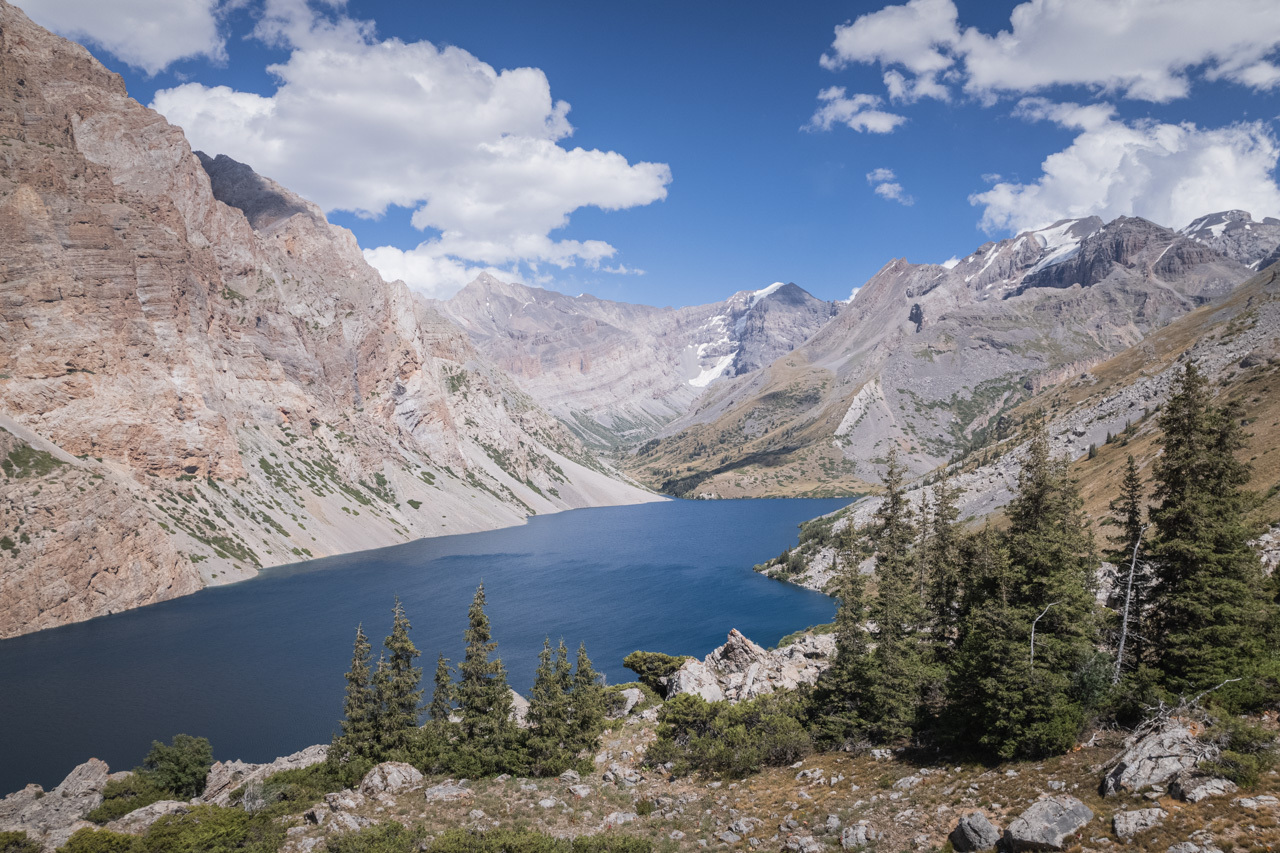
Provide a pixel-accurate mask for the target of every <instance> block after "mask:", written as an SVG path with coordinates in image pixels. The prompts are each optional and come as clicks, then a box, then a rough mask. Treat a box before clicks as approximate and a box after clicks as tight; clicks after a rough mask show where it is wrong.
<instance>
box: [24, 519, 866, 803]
mask: <svg viewBox="0 0 1280 853" xmlns="http://www.w3.org/2000/svg"><path fill="white" fill-rule="evenodd" d="M848 503H849V500H848V499H787V500H725V501H683V500H672V501H664V502H661V503H651V504H641V505H637V506H623V507H606V508H593V509H580V510H573V511H570V512H562V513H558V514H555V515H547V516H538V517H534V518H531V519H529V522H528V523H527V524H525V525H520V526H516V527H508V528H503V529H501V530H493V531H488V532H484V533H472V534H467V535H460V536H446V537H439V538H432V539H420V540H418V541H415V542H410V543H407V544H404V545H398V546H395V547H391V548H382V549H378V550H374V551H362V552H358V553H354V554H345V555H342V556H338V557H329V558H325V559H320V560H312V561H308V562H305V563H296V564H293V565H289V566H282V567H278V568H272V569H267V570H265V571H263V572H262V573H261V574H260V575H259V576H257V577H256V578H253V579H252V580H248V581H244V582H242V583H238V584H233V585H229V586H223V587H214V588H210V589H206V590H203V591H201V592H199V593H196V594H195V595H190V596H187V597H185V598H179V599H175V600H173V601H167V602H164V603H161V604H155V605H151V606H149V607H143V608H140V609H137V610H131V611H128V612H125V613H119V614H115V615H111V616H105V617H101V618H98V619H94V620H91V621H89V622H82V623H79V624H75V625H67V626H64V627H61V628H54V629H50V630H47V631H41V632H38V633H36V634H31V635H27V636H23V637H16V638H14V639H10V640H4V641H0V796H3V795H4V794H6V793H8V792H10V791H15V790H18V789H20V788H22V786H24V785H26V784H27V783H29V782H37V783H39V784H41V785H43V786H44V787H45V789H46V790H49V789H51V788H52V787H53V786H54V785H56V784H57V783H58V782H59V781H61V780H62V778H63V777H64V776H65V775H66V774H67V772H68V771H70V770H71V769H72V768H73V767H74V766H75V765H77V764H79V763H81V762H83V761H86V760H88V759H89V758H90V757H91V756H96V757H98V758H101V759H103V760H104V761H106V762H107V763H108V764H109V765H110V766H111V769H112V770H113V771H116V770H129V769H132V768H133V767H134V766H136V765H138V764H140V763H141V761H142V758H143V756H144V755H145V754H146V752H147V750H148V748H149V746H150V744H151V742H152V741H153V740H164V741H166V742H167V741H168V740H169V739H170V738H171V737H172V736H173V735H174V734H176V733H179V732H185V733H187V734H192V735H199V736H203V737H207V738H209V740H210V741H211V742H212V743H213V751H214V757H215V758H216V759H218V760H228V759H233V758H239V759H243V760H245V761H251V762H262V761H269V760H271V759H273V758H275V757H277V756H281V755H287V754H289V753H291V752H295V751H297V750H299V749H302V748H304V747H306V746H310V745H311V744H316V743H328V742H329V740H330V737H331V735H332V734H333V732H334V731H335V730H336V729H337V727H338V722H339V719H340V718H341V716H342V695H343V688H344V685H345V680H344V673H345V672H346V671H347V669H348V668H349V667H350V663H351V647H352V641H353V639H354V636H355V629H356V625H357V624H363V625H364V630H365V633H367V634H368V635H369V638H370V641H371V642H372V644H373V647H374V656H375V658H376V657H377V654H378V651H379V650H380V649H381V641H382V638H383V637H385V636H386V635H387V633H389V631H390V629H391V609H392V605H393V600H394V598H395V596H397V595H398V596H399V597H400V599H401V601H402V602H403V603H404V607H405V610H406V612H407V613H408V616H409V618H410V620H411V621H412V623H413V631H412V634H411V636H412V638H413V641H414V643H415V644H416V645H417V647H418V649H419V650H421V652H422V657H421V659H420V663H421V664H422V666H423V668H424V671H425V672H424V678H423V681H424V685H425V686H426V687H427V697H426V698H427V699H428V700H429V699H430V680H431V676H432V673H433V672H434V670H435V663H436V656H437V654H440V653H443V654H444V655H445V656H446V657H447V658H449V659H450V660H451V661H452V662H453V663H454V664H455V665H456V664H457V662H458V661H459V660H460V658H461V657H462V649H463V643H462V632H463V629H464V628H465V626H466V621H467V608H468V606H469V604H470V602H471V598H472V595H473V594H474V593H475V590H476V585H477V584H479V583H480V582H481V581H483V582H484V585H485V593H486V597H487V599H488V606H487V608H486V610H487V612H488V615H489V619H490V622H491V625H492V630H493V639H494V640H496V641H497V643H498V655H499V656H500V657H501V658H502V661H503V663H504V664H505V665H506V668H507V672H508V677H509V679H510V682H511V685H512V686H513V687H514V688H516V689H517V690H519V691H521V692H522V693H524V694H526V695H527V693H528V689H529V686H530V685H531V684H532V682H533V673H534V668H535V667H536V666H537V656H538V652H539V651H540V650H541V648H542V642H543V639H544V638H545V637H550V638H551V641H552V643H553V644H554V643H556V642H558V641H559V640H560V639H561V638H563V639H564V641H565V643H566V644H568V645H569V647H570V649H571V652H576V650H577V647H578V643H579V642H585V643H586V644H587V652H588V654H589V655H590V657H591V659H592V661H593V663H594V664H595V666H596V668H597V669H598V670H600V671H601V672H602V673H604V675H605V676H606V678H607V680H608V683H610V684H615V683H619V682H624V681H632V680H634V675H633V674H632V673H631V672H630V671H629V670H627V669H626V668H624V667H623V666H622V659H623V657H625V656H626V655H627V654H628V653H630V652H632V651H634V650H636V649H644V650H647V651H660V652H667V653H670V654H691V655H696V656H699V657H701V656H703V655H705V654H707V653H708V652H710V651H711V650H712V649H714V648H715V647H716V646H719V645H721V644H723V643H724V640H725V636H726V635H727V634H728V632H729V630H730V629H731V628H737V629H738V630H740V631H742V632H743V633H744V634H746V635H747V636H748V637H750V638H751V639H752V640H754V641H755V642H757V643H759V644H761V645H763V646H765V647H768V646H771V645H774V644H776V643H777V641H778V640H779V639H780V638H782V637H783V636H785V635H786V634H788V633H791V632H792V631H796V630H799V629H803V628H805V627H807V626H809V625H814V624H819V623H824V622H829V621H831V619H832V617H833V616H834V613H835V607H836V605H835V602H834V600H832V599H830V598H828V597H826V596H824V595H819V594H818V593H815V592H811V591H809V590H805V589H802V588H800V587H796V586H792V585H790V584H784V583H780V582H778V581H773V580H770V579H768V578H765V577H763V576H761V575H758V574H756V573H754V572H753V571H752V566H753V565H755V564H757V563H762V562H764V561H765V560H767V559H769V558H771V557H774V556H776V555H777V554H779V553H780V552H781V551H783V550H784V549H785V548H787V547H790V546H792V545H794V544H795V543H796V541H797V536H798V530H797V526H798V525H799V523H800V522H801V521H804V520H806V519H810V518H814V517H815V516H819V515H822V514H824V513H829V512H833V511H835V510H836V509H839V508H840V507H842V506H845V505H846V504H848Z"/></svg>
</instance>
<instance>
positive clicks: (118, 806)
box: [85, 771, 170, 824]
mask: <svg viewBox="0 0 1280 853" xmlns="http://www.w3.org/2000/svg"><path fill="white" fill-rule="evenodd" d="M169 797H170V794H169V792H168V791H166V790H165V789H163V788H161V787H160V786H159V785H157V784H156V783H155V781H154V780H153V779H152V778H151V777H150V776H149V775H148V774H147V773H145V772H142V773H139V772H137V771H134V772H133V773H130V774H129V775H128V776H125V777H124V778H123V779H109V780H107V785H106V787H105V788H103V789H102V804H101V805H99V806H98V807H97V808H96V809H94V810H93V811H91V812H89V813H88V814H87V815H85V820H89V821H93V822H94V823H97V824H103V823H109V822H111V821H113V820H115V819H116V818H119V817H124V816H125V815H127V814H128V813H129V812H131V811H134V810H135V809H140V808H142V807H143V806H149V805H151V804H152V803H156V802H159V801H160V800H167V799H169Z"/></svg>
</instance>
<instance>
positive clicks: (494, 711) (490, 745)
mask: <svg viewBox="0 0 1280 853" xmlns="http://www.w3.org/2000/svg"><path fill="white" fill-rule="evenodd" d="M484 605H485V597H484V584H483V583H482V584H480V586H479V587H478V588H477V589H476V594H475V597H474V598H473V599H472V601H471V607H470V609H469V610H468V611H467V621H468V624H467V629H466V631H465V632H463V639H464V640H465V642H466V652H465V654H464V655H463V658H462V663H461V664H459V665H458V688H457V698H458V711H459V714H460V716H461V717H462V737H463V739H464V740H465V741H467V742H469V743H470V744H472V745H474V746H476V747H477V748H479V749H483V750H487V751H489V752H490V753H492V754H494V755H496V754H497V753H498V752H500V751H502V750H505V749H507V748H509V746H510V744H511V742H512V741H513V740H514V735H515V731H514V725H513V723H512V722H511V719H510V717H511V691H510V688H508V687H507V672H506V669H505V668H504V667H503V666H502V660H501V658H497V657H495V658H494V659H493V660H490V659H489V656H490V655H492V654H493V653H494V652H496V651H497V649H498V644H497V643H495V642H492V640H491V639H490V633H489V617H488V616H486V615H485V612H484Z"/></svg>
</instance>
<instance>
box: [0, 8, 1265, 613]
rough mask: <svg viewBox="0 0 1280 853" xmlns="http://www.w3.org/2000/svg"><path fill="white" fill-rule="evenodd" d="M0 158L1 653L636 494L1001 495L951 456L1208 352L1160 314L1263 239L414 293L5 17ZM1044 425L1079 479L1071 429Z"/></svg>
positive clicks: (1081, 236)
mask: <svg viewBox="0 0 1280 853" xmlns="http://www.w3.org/2000/svg"><path fill="white" fill-rule="evenodd" d="M0 158H3V164H4V166H3V169H0V270H2V272H0V299H2V300H3V302H2V303H0V304H3V311H0V428H2V429H3V432H0V470H2V472H3V475H2V479H0V513H2V514H3V517H4V527H5V535H4V536H3V537H0V638H3V637H7V636H13V635H16V634H20V633H25V632H29V631H35V630H40V629H42V628H46V627H51V626H54V625H58V624H64V623H66V622H71V621H78V620H82V619H88V618H92V617H94V616H98V615H102V614H106V613H112V612H117V611H120V610H124V609H128V608H131V607H136V606H140V605H144V604H148V603H152V602H155V601H160V600H164V599H167V598H172V597H174V596H178V595H184V594H187V593H190V592H194V591H196V590H198V589H200V588H202V587H204V586H207V585H210V584H218V583H225V582H229V581H233V580H238V579H242V578H246V577H249V576H251V575H253V574H254V573H255V572H256V571H258V570H259V569H260V568H262V567H265V566H271V565H278V564H281V563H287V562H292V561H296V560H300V559H308V558H311V557H320V556H324V555H329V554H336V553H343V552H347V551H353V550H359V549H364V548H372V547H378V546H383V545H389V544H393V543H396V542H403V541H406V540H409V539H413V538H417V537H422V536H433V535H440V534H446V533H460V532H468V531H475V530H481V529H486V528H491V527H496V526H501V525H508V524H516V523H519V522H521V521H522V520H523V519H524V518H526V517H527V516H529V515H531V514H534V513H545V512H554V511H558V510H562V509H569V508H574V507H583V506H593V505H605V504H617V503H631V502H639V501H647V500H656V499H659V495H658V493H659V492H662V493H668V494H673V495H677V496H688V497H708V498H710V497H764V496H793V495H854V494H857V493H861V492H864V491H866V490H868V489H869V488H872V487H873V485H874V484H875V483H876V481H877V480H878V478H879V475H880V473H881V471H882V469H883V465H884V461H885V458H886V456H887V454H888V452H889V450H890V449H891V448H896V449H897V450H898V451H899V452H900V454H901V456H902V458H903V460H904V462H905V463H906V464H907V466H908V468H909V470H910V471H911V473H912V474H914V475H917V476H924V475H928V474H929V473H931V472H933V471H936V470H937V469H938V468H939V466H942V465H946V464H949V463H950V464H952V465H953V466H959V467H964V466H965V465H968V468H967V469H966V470H968V471H969V473H970V474H971V475H972V476H973V477H974V478H975V479H974V482H975V483H980V482H987V483H994V482H995V480H994V479H992V478H994V477H996V473H992V472H997V473H999V476H1001V477H1003V476H1006V475H1007V474H1008V471H1009V470H1011V469H1008V468H1007V465H1006V468H1000V467H999V464H1001V463H998V462H996V463H991V464H992V465H995V466H996V467H983V466H982V465H977V464H975V463H974V459H973V455H974V454H975V453H976V452H977V451H983V452H984V460H983V461H984V463H987V462H990V460H988V459H986V458H985V456H987V455H989V454H990V451H991V449H992V448H994V447H1001V446H1004V445H1003V444H1002V443H1008V442H1010V441H1011V440H1012V425H1013V424H1014V423H1015V421H1016V417H1015V415H1017V414H1018V413H1020V412H1024V411H1025V410H1026V407H1027V406H1030V405H1033V404H1038V403H1039V402H1043V401H1047V400H1050V399H1052V395H1053V394H1055V393H1056V394H1062V393H1066V392H1065V391H1064V390H1063V389H1071V388H1076V387H1077V386H1079V385H1080V383H1081V382H1082V381H1085V380H1087V382H1086V384H1088V382H1093V381H1094V380H1093V379H1090V377H1094V378H1096V377H1097V375H1098V371H1104V370H1109V369H1111V368H1109V367H1107V365H1113V364H1115V363H1117V362H1116V359H1117V358H1119V359H1121V360H1123V359H1125V358H1128V359H1129V362H1127V363H1136V362H1135V358H1137V357H1136V356H1134V355H1133V353H1143V352H1145V351H1146V350H1145V349H1144V348H1147V347H1152V346H1156V345H1155V344H1153V343H1152V342H1153V341H1156V340H1159V338H1158V335H1160V334H1165V335H1167V334H1169V332H1168V331H1167V330H1172V329H1184V330H1185V329H1191V328H1194V329H1198V330H1199V331H1196V332H1194V333H1193V332H1185V331H1184V332H1183V333H1182V334H1183V335H1184V337H1188V338H1189V340H1190V342H1189V343H1187V346H1186V347H1183V350H1184V351H1185V350H1186V349H1187V347H1190V346H1191V344H1192V343H1194V342H1195V341H1197V340H1200V337H1205V336H1209V335H1212V334H1220V331H1219V332H1211V331H1209V330H1208V328H1209V327H1208V326H1204V325H1203V324H1202V325H1201V326H1189V325H1187V324H1188V323H1191V322H1192V320H1190V319H1188V318H1195V317H1202V316H1203V314H1202V313H1200V312H1205V311H1213V310H1218V308H1217V307H1215V306H1222V305H1227V304H1235V303H1231V301H1230V300H1232V299H1237V298H1239V294H1241V293H1244V292H1245V290H1243V289H1241V288H1240V285H1241V283H1242V282H1245V281H1246V280H1250V281H1255V282H1256V281H1257V280H1258V279H1257V276H1258V275H1266V274H1267V273H1265V272H1260V271H1265V270H1266V268H1267V267H1269V266H1270V265H1271V264H1273V263H1275V262H1276V261H1277V260H1280V220H1276V219H1270V218H1267V219H1262V220H1260V221H1256V220H1254V219H1253V217H1252V216H1251V215H1250V214H1249V213H1246V212H1244V211H1237V210H1232V211H1223V212H1218V213H1210V214H1207V215H1205V216H1202V217H1200V218H1198V219H1196V220H1195V221H1194V222H1192V223H1190V224H1189V225H1187V226H1186V227H1185V228H1183V229H1182V230H1180V231H1175V230H1172V229H1170V228H1168V227H1165V226H1162V225H1158V224H1155V223H1152V222H1149V221H1146V220H1144V219H1139V218H1133V217H1121V218H1119V219H1116V220H1114V221H1111V222H1103V221H1102V220H1100V219H1098V218H1096V217H1088V218H1082V219H1068V220H1062V221H1060V222H1057V223H1054V224H1053V225H1051V226H1048V227H1045V228H1042V229H1038V230H1035V231H1029V232H1026V233H1023V234H1019V235H1017V236H1014V237H1012V238H1009V239H1005V240H1000V241H998V242H988V243H986V244H984V245H982V246H980V247H979V248H977V249H976V250H975V251H974V252H973V253H972V254H970V255H968V256H966V257H964V258H961V259H953V260H951V261H948V262H946V263H944V264H915V263H909V262H908V261H906V260H905V259H897V260H893V261H891V262H889V263H888V264H886V265H885V266H884V267H883V268H882V269H881V270H880V271H879V272H878V273H877V274H876V275H875V276H874V277H873V278H872V279H871V280H870V281H868V282H867V283H866V284H865V285H863V286H862V287H861V288H859V289H858V290H857V291H856V295H855V296H854V297H853V298H851V299H850V300H849V301H847V302H826V301H823V300H821V299H818V298H816V297H814V296H812V295H811V294H809V293H808V292H806V291H805V290H804V289H803V288H801V287H799V286H798V285H796V284H794V283H783V282H776V283H773V284H770V285H768V286H766V287H761V288H758V289H750V288H749V289H744V290H740V291H738V292H737V293H734V294H733V295H731V296H729V297H728V298H726V299H725V300H722V301H720V302H716V303H712V304H709V305H700V306H692V307H683V308H670V307H665V308H659V307H650V306H644V305H632V304H626V303H621V302H613V301H609V300H604V299H598V298H596V297H593V296H589V295H581V296H576V297H575V296H569V295H566V294H562V293H557V292H554V291H549V290H544V289H541V288H536V287H530V286H527V285H524V284H520V283H514V282H503V281H499V280H498V279H497V278H494V277H493V276H490V275H482V276H480V277H479V278H477V279H476V280H475V281H473V282H472V283H471V284H469V285H468V286H467V287H465V288H463V289H462V290H461V291H460V292H459V293H457V294H456V295H455V296H453V297H452V298H450V299H448V300H430V299H426V298H424V297H423V296H421V295H419V294H415V293H413V292H411V291H410V290H409V289H408V288H407V287H406V286H405V285H404V284H403V283H400V282H393V283H387V282H384V281H383V280H382V279H381V277H380V276H379V275H378V273H377V272H376V271H375V270H374V269H372V268H371V267H370V266H369V265H368V264H367V263H366V262H365V260H364V257H363V256H362V254H361V252H360V248H359V246H358V245H357V244H356V241H355V239H354V237H353V236H352V235H351V233H350V232H348V231H346V230H344V229H342V228H338V227H335V226H333V225H331V224H330V223H328V222H327V221H326V219H325V217H324V215H323V213H322V211H321V210H320V209H319V208H317V207H316V206H315V205H314V204H312V203H311V202H309V201H307V200H306V199H303V198H301V197H300V196H298V195H297V194H295V193H293V192H291V191H290V190H288V189H286V188H284V187H282V186H280V185H279V184H277V183H275V182H274V181H272V180H271V179H270V178H268V177H264V176H261V175H259V174H257V173H256V172H255V171H254V170H253V169H252V167H251V165H250V164H243V163H239V162H236V161H235V160H232V159H230V158H229V157H226V156H224V155H220V154H218V153H217V152H213V153H212V154H206V153H203V152H198V151H192V149H191V147H190V146H189V144H188V142H187V140H186V138H185V137H184V135H183V133H182V131H181V130H180V129H179V128H177V127H174V126H172V125H170V124H169V123H168V122H167V121H165V120H164V118H163V117H161V116H160V115H158V114H157V113H155V112H154V111H151V110H149V109H147V108H145V107H143V106H142V105H140V104H138V103H137V102H136V101H134V100H133V99H131V98H130V97H129V96H128V94H127V92H126V91H125V88H124V85H123V82H122V80H121V78H120V77H119V76H118V75H115V74H112V73H111V72H109V71H108V70H106V69H105V68H104V67H103V66H102V65H101V64H99V63H98V62H97V61H96V60H95V59H94V58H93V57H92V56H91V55H90V54H89V53H88V51H86V50H85V49H84V48H82V47H80V46H79V45H76V44H74V43H72V42H69V41H66V40H63V39H61V38H58V37H56V36H54V35H52V34H50V33H48V32H46V31H44V30H42V29H41V28H39V27H38V26H36V25H35V24H33V23H32V22H31V21H29V20H28V19H27V18H26V16H25V15H24V14H23V13H22V12H21V11H20V10H18V9H17V8H15V7H14V6H12V5H9V4H8V3H6V2H4V0H0ZM1251 276H1254V277H1255V278H1253V279H1251ZM1250 286H1251V287H1253V288H1254V289H1255V290H1257V289H1258V288H1261V290H1258V294H1257V295H1256V298H1257V299H1263V298H1264V297H1265V299H1270V296H1269V295H1268V294H1270V292H1271V291H1270V290H1269V289H1267V288H1268V287H1270V285H1266V286H1264V285H1258V284H1252V285H1250ZM1224 310H1225V309H1224ZM1233 310H1234V309H1233ZM1248 310H1253V309H1252V308H1250V307H1249V306H1248V305H1246V306H1245V308H1241V309H1240V310H1239V311H1236V313H1234V314H1232V315H1231V316H1232V317H1236V315H1237V314H1240V315H1241V316H1243V314H1242V312H1247V311H1248ZM1259 316H1262V315H1259ZM1180 318H1182V319H1180ZM1196 322H1198V321H1196ZM1223 322H1226V321H1223ZM1180 323H1181V324H1182V325H1179V324H1180ZM1271 323H1272V320H1271V319H1270V314H1266V315H1265V317H1264V321H1262V325H1261V326H1260V327H1258V328H1259V329H1260V331H1256V332H1254V333H1253V335H1254V337H1256V338H1258V340H1260V341H1263V343H1262V344H1258V345H1257V346H1256V347H1254V348H1255V349H1257V348H1259V347H1260V348H1261V350H1262V351H1266V348H1267V346H1270V344H1266V343H1265V342H1266V341H1268V340H1272V339H1273V338H1274V331H1275V330H1274V328H1273V326H1272V325H1271ZM1215 328H1216V327H1215ZM1162 330H1165V331H1162ZM1267 335H1271V336H1272V337H1271V338H1268V337H1267ZM1249 340H1253V338H1250V339H1249ZM1264 344H1265V345H1264ZM1153 351H1154V350H1153ZM1126 354H1127V355H1126ZM1225 363H1227V362H1224V364H1225ZM1126 387H1127V386H1126ZM1117 393H1119V392H1117ZM1121 414H1123V413H1121ZM1116 417H1119V414H1117V415H1116V416H1115V417H1113V418H1112V420H1108V421H1106V423H1108V424H1111V423H1112V421H1114V420H1115V418H1116ZM1062 423H1063V424H1064V426H1063V429H1069V430H1071V431H1073V430H1076V429H1077V428H1080V429H1084V432H1081V433H1080V435H1075V434H1074V432H1072V433H1071V434H1072V436H1073V437H1072V438H1071V440H1070V441H1069V442H1067V443H1066V444H1063V450H1067V451H1070V452H1072V453H1074V454H1079V453H1081V452H1083V450H1082V448H1081V442H1082V441H1083V440H1085V439H1087V440H1088V441H1090V442H1093V441H1096V437H1095V436H1094V433H1096V432H1098V431H1099V429H1101V427H1099V426H1098V425H1097V424H1096V423H1095V424H1093V425H1091V426H1089V427H1088V428H1087V429H1086V428H1083V427H1079V426H1078V425H1076V426H1067V424H1068V421H1066V420H1064V421H1062ZM1099 423H1101V421H1100V422H1099ZM966 460H967V461H966ZM1007 464H1010V465H1011V464H1014V463H1013V462H1009V463H1007ZM984 472H985V473H984ZM983 477H987V478H988V479H987V480H983V479H982V478H983ZM998 493H999V490H998V489H995V488H994V487H993V488H992V489H989V490H988V491H987V495H988V496H990V495H996V494H998ZM997 506H998V501H991V500H988V501H986V502H985V503H982V504H981V505H979V504H975V505H974V506H973V507H972V511H973V512H974V513H982V512H989V511H991V510H992V509H994V508H996V507H997Z"/></svg>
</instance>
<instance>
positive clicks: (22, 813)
mask: <svg viewBox="0 0 1280 853" xmlns="http://www.w3.org/2000/svg"><path fill="white" fill-rule="evenodd" d="M109 772H110V768H109V767H107V765H106V762H104V761H99V760H98V759H96V758H91V759H89V760H88V761H86V762H85V763H84V764H81V765H79V766H78V767H76V768H75V769H74V770H72V771H71V772H70V773H69V774H67V778H65V779H63V780H62V782H61V783H60V784H59V785H58V787H56V788H54V789H53V790H52V791H49V792H48V793H45V792H44V789H43V788H41V787H40V786H39V785H28V786H27V787H25V788H23V789H22V790H21V791H17V792H15V793H13V794H10V795H9V796H7V797H5V798H4V799H3V800H0V832H25V833H27V837H28V838H30V839H32V840H34V841H39V842H41V843H42V844H44V846H45V848H46V849H48V850H52V849H54V848H55V847H57V846H59V845H61V844H62V843H64V842H65V841H66V840H67V838H69V837H70V836H71V834H72V833H74V832H75V831H76V830H78V829H80V828H81V827H82V826H89V825H90V824H87V823H85V821H84V816H85V815H86V814H88V813H89V812H91V811H93V810H94V809H96V808H97V807H98V806H99V805H101V804H102V789H103V788H104V787H106V784H107V775H108V773H109Z"/></svg>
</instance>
